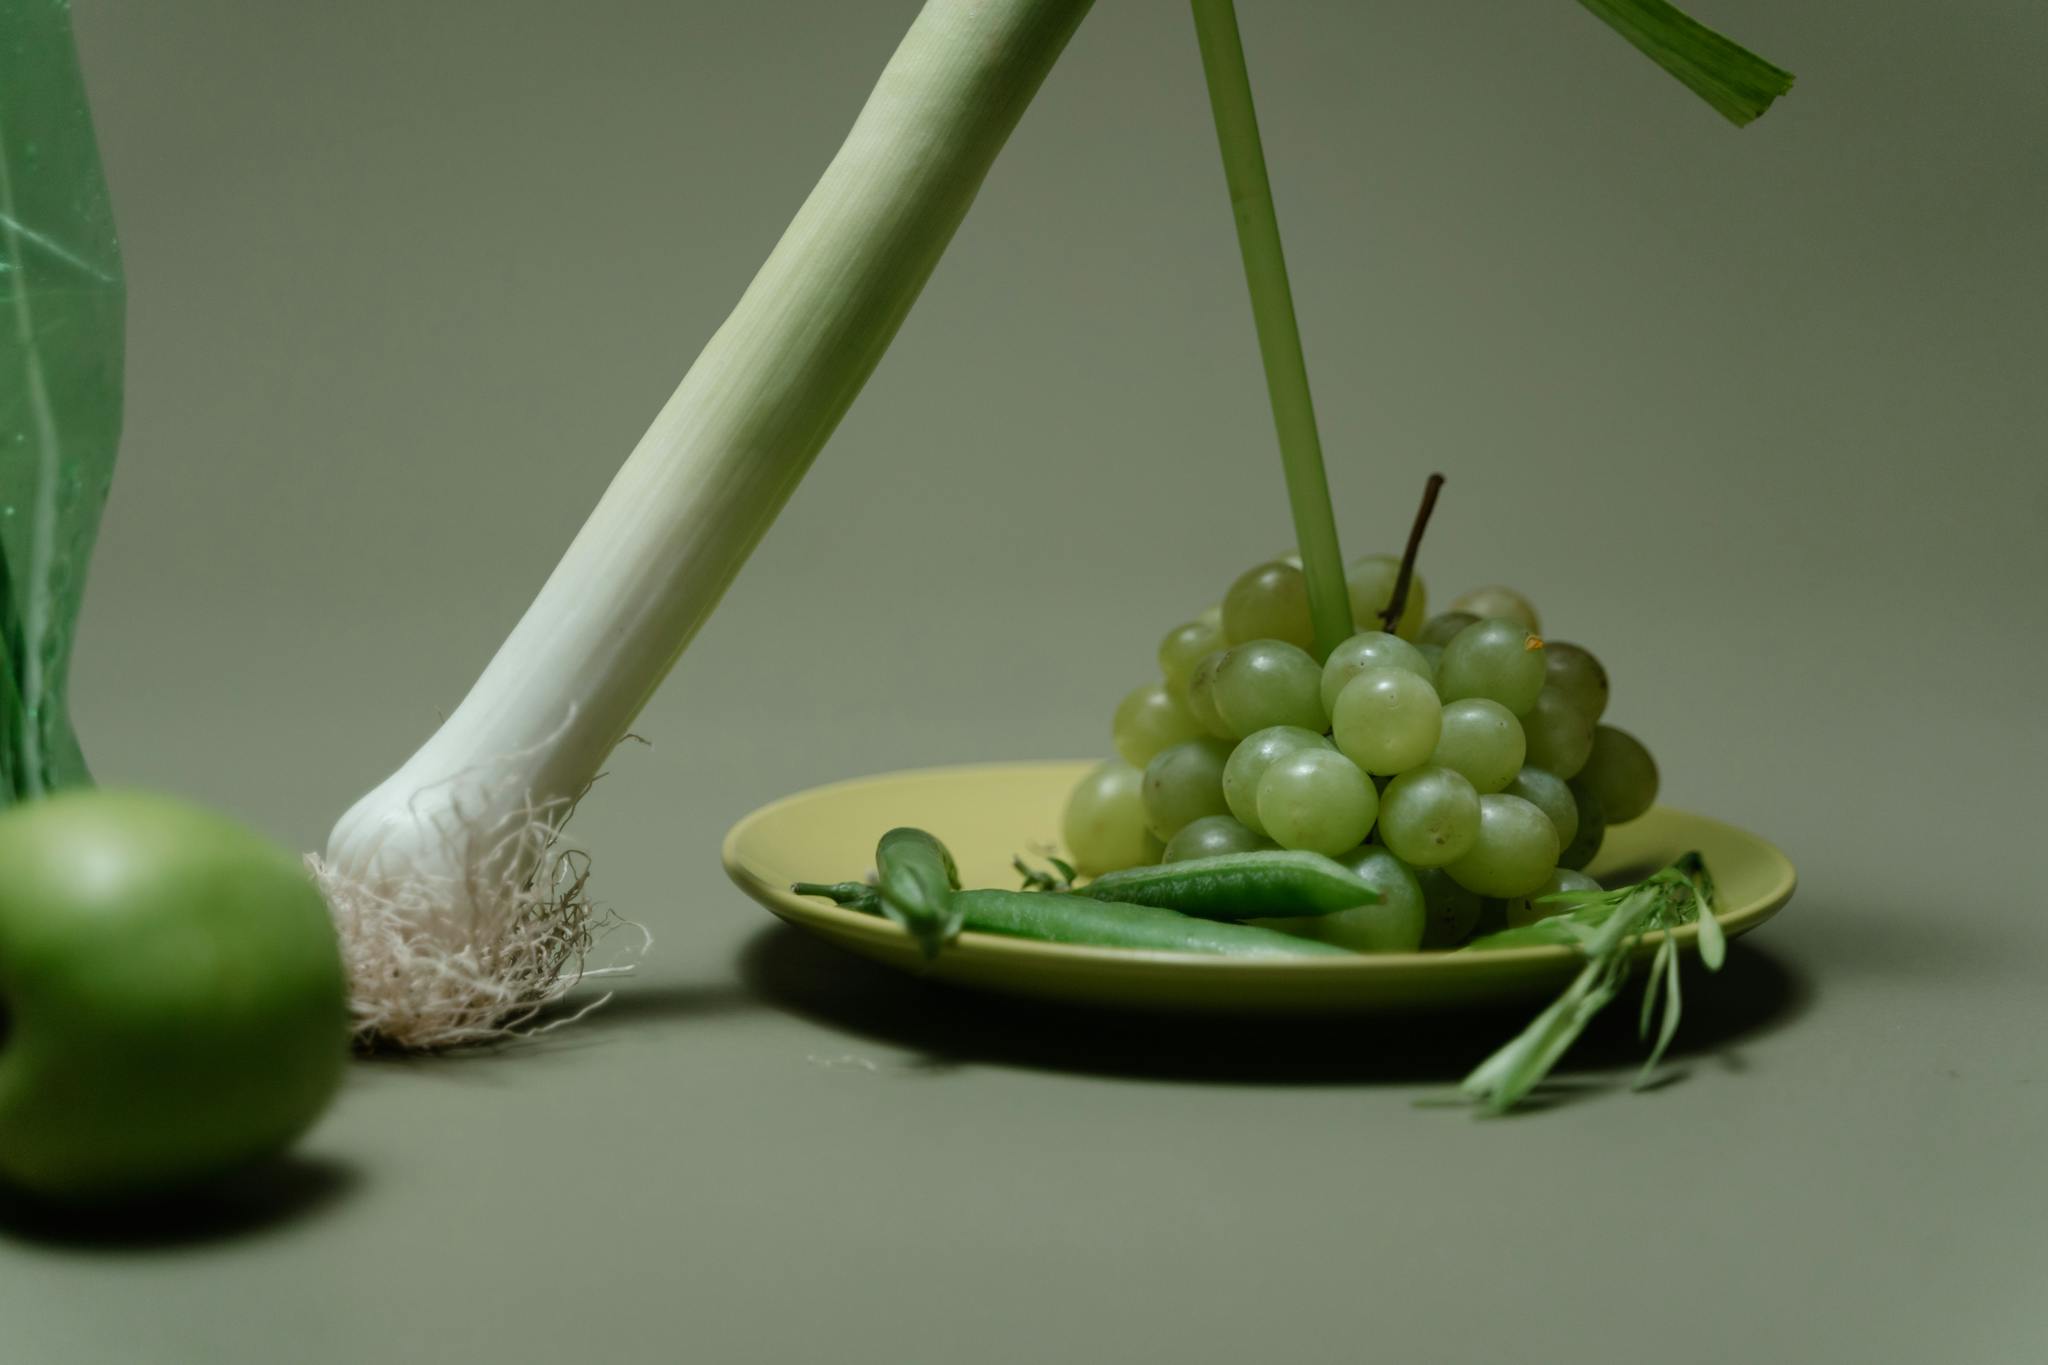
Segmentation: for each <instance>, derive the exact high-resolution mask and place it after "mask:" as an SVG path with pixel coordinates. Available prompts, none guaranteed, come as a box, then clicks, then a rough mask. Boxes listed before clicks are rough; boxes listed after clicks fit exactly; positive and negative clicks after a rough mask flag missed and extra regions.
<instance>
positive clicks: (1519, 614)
mask: <svg viewBox="0 0 2048 1365" xmlns="http://www.w3.org/2000/svg"><path fill="white" fill-rule="evenodd" d="M1451 610H1452V611H1469V612H1471V613H1472V614H1473V615H1474V616H1477V617H1478V618H1479V619H1480V620H1482V621H1484V620H1486V619H1488V618H1489V617H1499V618H1502V619H1505V620H1509V621H1514V622H1516V623H1518V624H1520V625H1524V626H1527V627H1528V628H1529V632H1530V634H1532V635H1540V634H1542V633H1543V623H1542V622H1541V621H1539V620H1537V618H1536V607H1535V604H1534V603H1532V602H1531V601H1530V600H1529V599H1528V598H1526V597H1524V596H1522V594H1520V593H1518V592H1516V591H1515V590H1514V589H1513V588H1501V587H1492V588H1474V589H1473V590H1472V591H1471V592H1468V593H1466V594H1465V595H1464V596H1463V597H1460V598H1459V599H1458V600H1457V601H1455V602H1453V603H1451Z"/></svg>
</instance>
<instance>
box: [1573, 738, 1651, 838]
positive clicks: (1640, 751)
mask: <svg viewBox="0 0 2048 1365" xmlns="http://www.w3.org/2000/svg"><path fill="white" fill-rule="evenodd" d="M1577 780H1578V782H1579V784H1580V785H1581V786H1584V787H1585V788H1586V789H1587V790H1588V791H1590V792H1592V793H1593V795H1595V796H1597V797H1599V798H1600V808H1601V809H1602V810H1604V811H1605V812H1607V823H1608V824H1610V825H1625V824H1627V823H1628V822H1629V821H1631V820H1633V819H1635V818H1636V817H1637V816H1639V815H1641V814H1642V813H1643V812H1644V811H1646V810H1648V809H1649V808H1650V807H1651V806H1653V805H1655V804H1656V803H1657V760H1655V759H1653V758H1651V757H1650V751H1649V750H1648V749H1645V748H1644V747H1643V743H1642V741H1641V740H1639V739H1637V738H1636V737H1635V736H1634V735H1632V734H1630V733H1629V732H1628V731H1626V730H1617V729H1615V728H1614V727H1613V726H1612V725H1596V726H1594V727H1593V752H1592V754H1591V756H1589V757H1588V758H1587V759H1586V766H1585V767H1583V768H1581V769H1579V774H1578V779H1577Z"/></svg>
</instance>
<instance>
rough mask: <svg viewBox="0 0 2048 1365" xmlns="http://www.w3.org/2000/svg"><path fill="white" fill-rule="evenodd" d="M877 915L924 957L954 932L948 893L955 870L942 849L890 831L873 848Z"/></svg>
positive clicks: (905, 831) (956, 920)
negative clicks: (910, 940) (884, 917)
mask: <svg viewBox="0 0 2048 1365" xmlns="http://www.w3.org/2000/svg"><path fill="white" fill-rule="evenodd" d="M875 881H876V886H877V888H878V890H879V892H880V900H881V910H882V913H883V914H885V915H887V916H888V917H889V918H890V919H892V920H895V921H896V922H897V923H898V924H900V925H902V926H903V927H904V928H905V929H906V930H908V931H909V933H910V936H911V937H912V938H914V939H916V940H917V946H918V947H919V948H921V949H922V950H923V951H924V955H925V956H926V957H936V956H937V955H938V951H939V949H940V948H941V947H942V946H944V944H945V943H946V941H947V940H949V939H951V938H952V937H953V936H954V935H955V934H957V933H959V932H960V914H959V911H958V910H957V909H956V908H955V907H954V906H953V904H952V899H953V893H954V892H955V891H958V890H959V889H960V869H959V868H958V867H956V866H955V865H954V863H953V855H952V854H951V853H949V852H947V851H946V846H945V845H944V844H942V843H940V842H939V841H938V840H937V839H935V838H933V837H932V836H931V835H930V834H927V833H926V832H925V831H923V830H921V829H910V828H907V827H906V828H901V829H892V830H890V831H889V832H888V833H887V834H884V835H883V836H882V839H881V842H880V843H878V844H877V845H876V846H875Z"/></svg>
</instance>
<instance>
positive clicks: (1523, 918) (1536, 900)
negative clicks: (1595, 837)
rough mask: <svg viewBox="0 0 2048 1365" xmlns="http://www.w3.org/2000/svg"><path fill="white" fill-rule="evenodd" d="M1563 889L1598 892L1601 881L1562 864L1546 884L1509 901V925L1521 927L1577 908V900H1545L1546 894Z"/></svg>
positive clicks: (1555, 892) (1515, 927) (1567, 890)
mask: <svg viewBox="0 0 2048 1365" xmlns="http://www.w3.org/2000/svg"><path fill="white" fill-rule="evenodd" d="M1563 892H1574V893H1580V894H1585V893H1590V894H1592V895H1598V894H1599V893H1600V883H1598V882H1596V881H1594V880H1593V879H1592V878H1591V877H1588V876H1587V875H1586V874H1585V873H1583V872H1574V871H1572V869H1570V868H1568V867H1560V868H1559V869H1558V870H1557V871H1555V872H1553V873H1551V874H1550V880H1549V881H1547V882H1545V883H1543V885H1542V886H1541V887H1540V888H1538V889H1537V890H1536V891H1535V892H1534V893H1533V894H1531V895H1529V896H1527V897H1522V898H1517V899H1515V900H1511V901H1509V902H1508V903H1507V921H1508V928H1510V929H1519V928H1521V927H1522V926H1523V925H1525V924H1534V923H1535V922H1536V921H1537V920H1540V919H1549V918H1550V917H1551V916H1552V915H1563V914H1568V913H1570V912H1571V911H1572V910H1573V909H1575V908H1577V904H1578V903H1577V902H1576V901H1545V900H1544V899H1543V898H1544V897H1545V896H1554V895H1558V894H1560V893H1563Z"/></svg>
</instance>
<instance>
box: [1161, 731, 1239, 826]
mask: <svg viewBox="0 0 2048 1365" xmlns="http://www.w3.org/2000/svg"><path fill="white" fill-rule="evenodd" d="M1229 758H1230V745H1229V744H1227V743H1225V742H1224V741H1222V740H1220V739H1189V740H1183V741H1181V742H1180V743H1179V744H1175V745H1173V746H1171V747H1170V748H1166V749H1161V750H1160V751H1159V752H1158V754H1156V755H1155V756H1154V757H1153V759H1152V761H1151V762H1150V763H1147V764H1146V765H1145V824H1146V827H1147V828H1149V829H1150V830H1151V831H1152V833H1153V834H1154V835H1156V836H1157V837H1158V838H1160V839H1162V840H1163V839H1171V838H1172V837H1173V836H1174V835H1176V834H1178V833H1180V832H1181V830H1183V829H1185V828H1186V827H1187V826H1188V825H1190V824H1192V823H1194V822H1195V821H1197V820H1199V819H1201V818H1202V817H1203V816H1205V815H1228V814H1229V813H1230V807H1229V806H1228V805H1227V804H1226V803H1225V802H1224V800H1223V765H1224V763H1225V762H1227V761H1228V760H1229Z"/></svg>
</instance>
